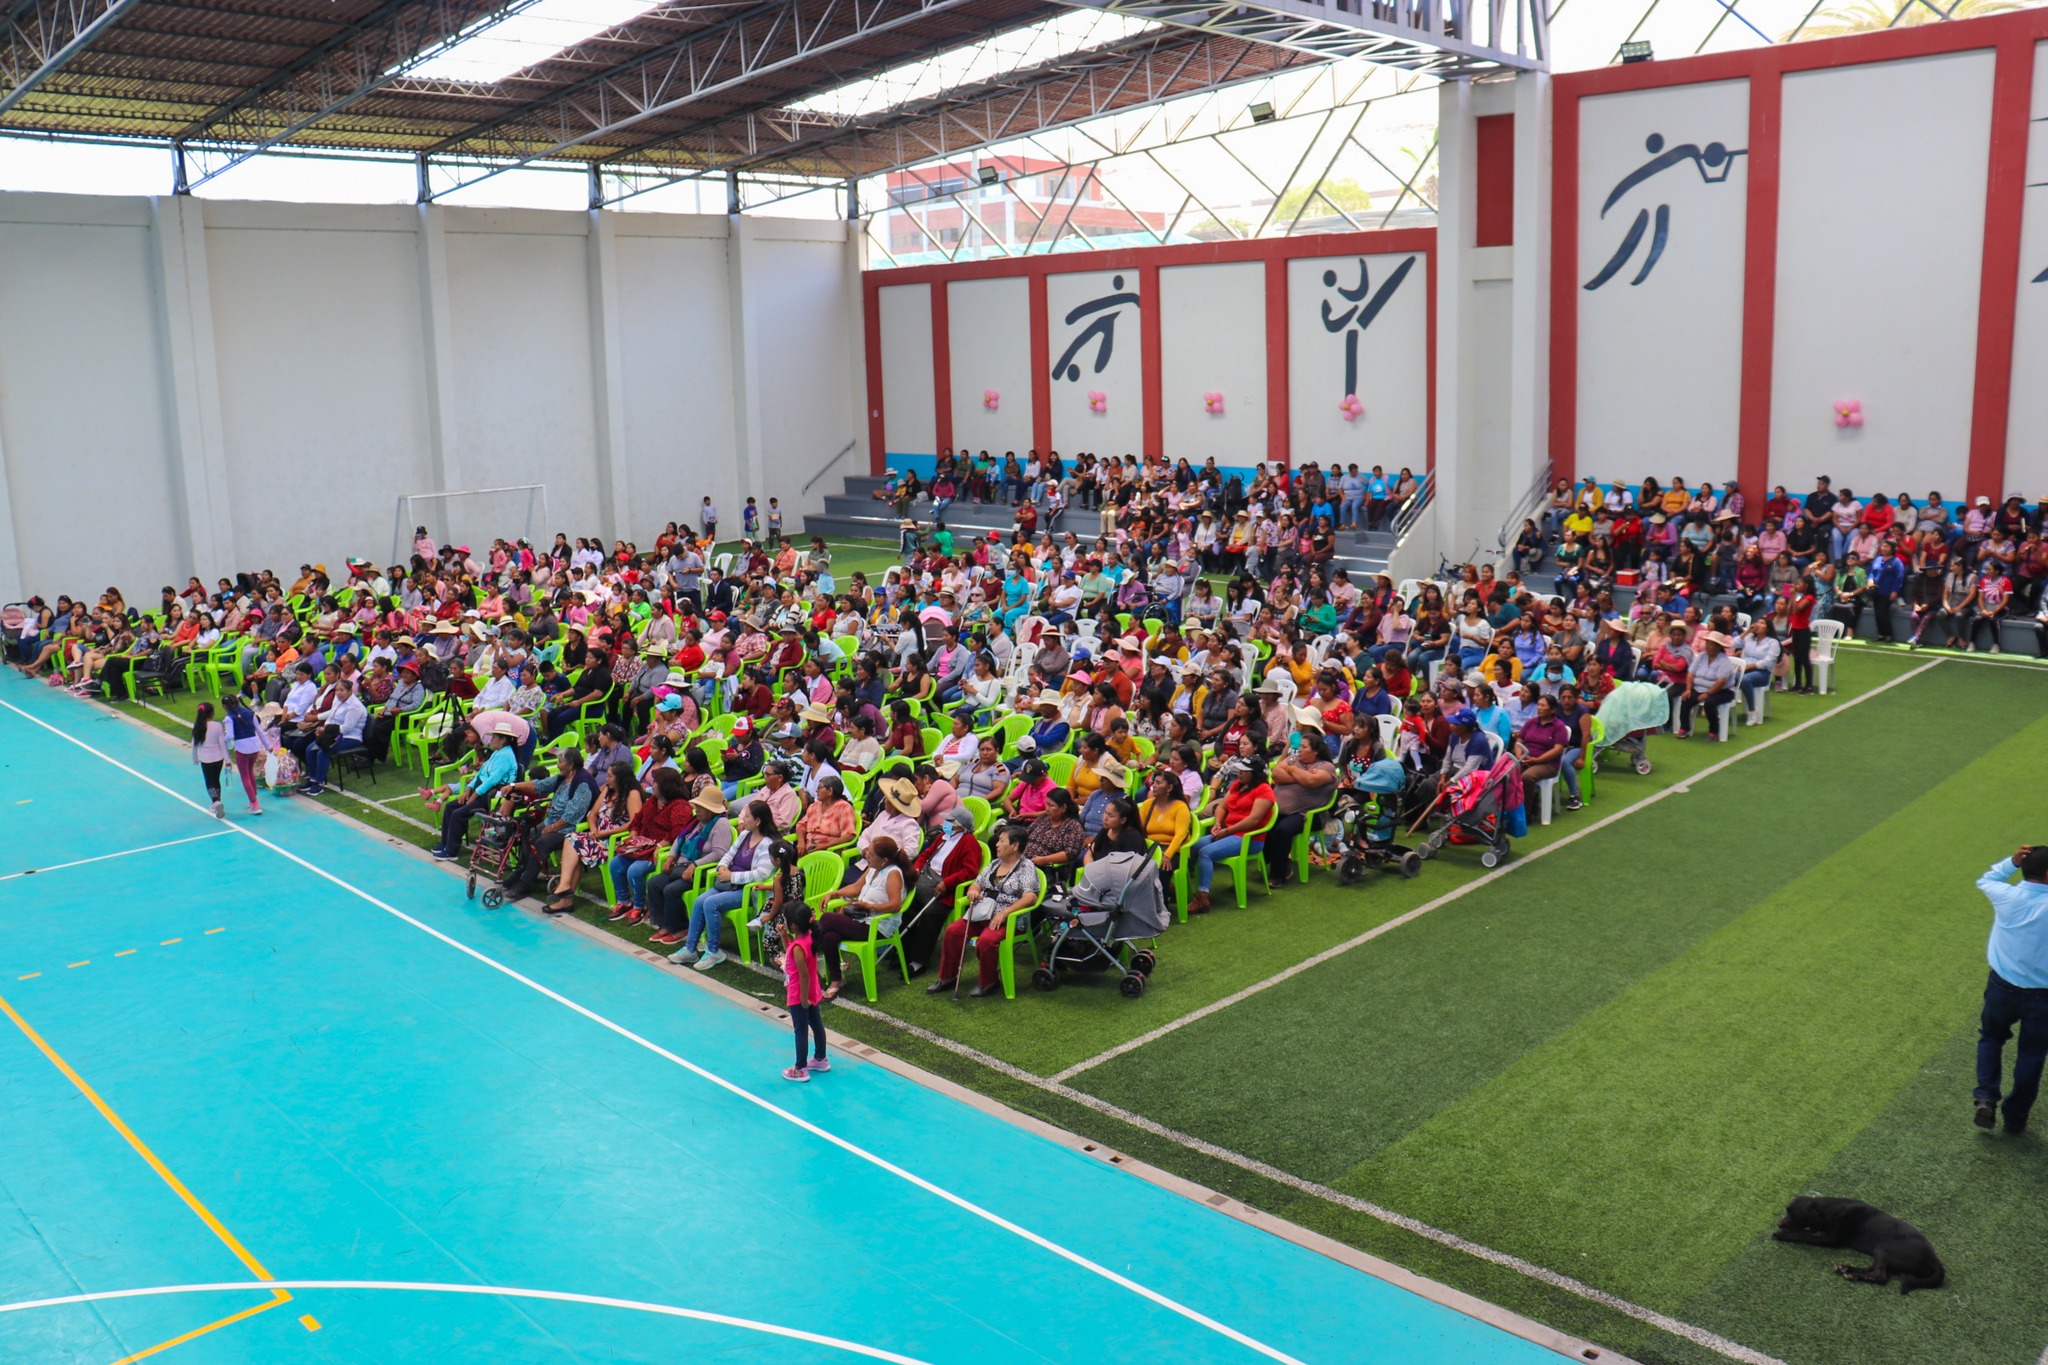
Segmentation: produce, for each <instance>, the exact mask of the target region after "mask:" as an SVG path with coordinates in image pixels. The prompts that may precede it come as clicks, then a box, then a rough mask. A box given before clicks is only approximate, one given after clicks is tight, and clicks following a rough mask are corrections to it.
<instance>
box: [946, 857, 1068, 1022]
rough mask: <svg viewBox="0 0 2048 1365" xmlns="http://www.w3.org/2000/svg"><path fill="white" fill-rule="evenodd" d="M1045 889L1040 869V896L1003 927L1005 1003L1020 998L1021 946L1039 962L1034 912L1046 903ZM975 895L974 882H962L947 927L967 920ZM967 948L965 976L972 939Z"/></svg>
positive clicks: (962, 959) (955, 890) (963, 966)
mask: <svg viewBox="0 0 2048 1365" xmlns="http://www.w3.org/2000/svg"><path fill="white" fill-rule="evenodd" d="M1045 887H1046V882H1045V869H1044V868H1040V869H1038V894H1037V895H1035V896H1033V897H1032V898H1031V903H1030V904H1029V905H1027V906H1025V907H1024V908H1023V909H1021V910H1018V911H1016V912H1014V913H1013V914H1011V916H1010V918H1009V922H1008V923H1007V924H1005V925H1004V926H1003V956H1002V967H1001V976H1002V981H1003V999H1005V1000H1015V999H1016V998H1017V948H1018V945H1020V944H1021V945H1022V946H1023V947H1024V950H1025V951H1026V952H1027V953H1029V954H1031V955H1032V956H1033V958H1034V959H1035V958H1036V955H1037V949H1038V945H1037V943H1036V942H1035V941H1034V940H1033V939H1032V937H1031V912H1032V911H1033V910H1036V909H1037V908H1038V906H1039V905H1040V904H1041V903H1042V902H1043V901H1044V900H1045ZM974 892H975V883H973V882H971V881H967V882H962V883H960V885H958V886H956V887H954V888H953V913H952V914H951V915H949V916H947V917H946V922H947V923H949V924H950V923H952V922H953V921H954V920H956V919H961V918H963V917H965V916H966V914H967V907H968V905H969V904H971V903H972V902H973V900H974ZM964 947H965V950H964V951H963V952H962V953H961V955H960V970H961V971H963V972H964V971H966V970H967V960H968V958H969V957H971V956H972V955H973V953H974V943H973V940H972V939H971V938H970V939H969V941H968V942H967V943H966V945H964Z"/></svg>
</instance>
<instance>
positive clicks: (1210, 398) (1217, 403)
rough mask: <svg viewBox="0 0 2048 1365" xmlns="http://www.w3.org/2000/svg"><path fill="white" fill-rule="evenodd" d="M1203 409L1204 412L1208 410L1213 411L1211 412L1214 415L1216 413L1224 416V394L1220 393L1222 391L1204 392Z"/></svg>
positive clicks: (1208, 411)
mask: <svg viewBox="0 0 2048 1365" xmlns="http://www.w3.org/2000/svg"><path fill="white" fill-rule="evenodd" d="M1202 411H1204V412H1206V413H1211V414H1213V415H1215V416H1218V417H1220V416H1222V415H1223V395H1222V394H1220V393H1205V394H1203V395H1202Z"/></svg>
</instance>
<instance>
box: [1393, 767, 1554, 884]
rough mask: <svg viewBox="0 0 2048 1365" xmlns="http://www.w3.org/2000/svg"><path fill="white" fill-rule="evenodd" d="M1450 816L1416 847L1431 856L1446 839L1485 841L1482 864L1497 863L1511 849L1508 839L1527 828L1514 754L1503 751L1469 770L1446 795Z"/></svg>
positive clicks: (1463, 841)
mask: <svg viewBox="0 0 2048 1365" xmlns="http://www.w3.org/2000/svg"><path fill="white" fill-rule="evenodd" d="M1445 800H1446V802H1447V803H1448V805H1449V807H1450V819H1448V820H1447V821H1445V822H1444V824H1443V826H1442V827H1441V828H1439V829H1438V830H1437V831H1436V832H1435V833H1433V834H1431V835H1430V836H1429V838H1428V839H1426V840H1424V841H1423V843H1422V844H1421V846H1420V847H1418V848H1417V849H1416V850H1415V851H1416V852H1417V853H1419V854H1421V855H1422V856H1423V857H1425V858H1429V857H1434V856H1435V855H1436V854H1437V852H1438V851H1439V850H1441V849H1442V848H1443V846H1444V845H1445V844H1447V843H1450V844H1484V845H1485V846H1486V851H1485V852H1483V853H1481V854H1480V855H1479V865H1480V866H1481V867H1494V866H1497V865H1498V864H1499V862H1500V860H1501V859H1503V858H1505V857H1507V856H1508V854H1509V852H1510V851H1511V846H1510V844H1509V842H1508V841H1509V840H1510V839H1511V838H1515V837H1517V836H1519V835H1522V834H1526V833H1527V832H1528V828H1529V825H1528V816H1527V815H1526V814H1525V813H1524V812H1523V810H1522V768H1521V765H1520V764H1519V763H1517V762H1516V761H1515V757H1514V755H1513V754H1502V755H1501V756H1500V757H1499V758H1498V759H1496V760H1495V761H1494V764H1493V766H1492V767H1491V768H1489V769H1487V770H1486V771H1485V772H1475V773H1468V774H1467V775H1466V776H1464V777H1461V778H1459V779H1457V781H1455V782H1454V783H1453V784H1452V790H1451V791H1450V792H1448V793H1446V795H1445Z"/></svg>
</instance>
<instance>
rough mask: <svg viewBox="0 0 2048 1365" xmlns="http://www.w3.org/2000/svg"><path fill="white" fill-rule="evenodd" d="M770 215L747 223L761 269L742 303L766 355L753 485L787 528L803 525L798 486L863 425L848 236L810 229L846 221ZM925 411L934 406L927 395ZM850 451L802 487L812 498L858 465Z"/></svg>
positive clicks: (835, 228) (817, 499)
mask: <svg viewBox="0 0 2048 1365" xmlns="http://www.w3.org/2000/svg"><path fill="white" fill-rule="evenodd" d="M772 221H773V220H765V219H762V220H755V222H753V223H751V224H749V225H748V226H749V228H750V230H752V231H754V232H755V240H754V242H753V245H752V247H751V248H750V249H751V251H752V252H753V253H754V255H753V259H754V260H756V261H758V262H759V265H760V269H758V270H752V271H750V274H749V277H748V279H747V281H746V290H747V307H748V309H749V311H750V313H751V315H752V324H751V325H752V326H754V327H756V328H758V329H759V335H760V338H761V340H760V347H759V351H758V354H759V355H760V356H761V357H762V358H763V359H764V360H765V361H766V365H765V367H764V372H763V374H762V376H761V383H762V390H761V398H762V401H761V416H762V438H763V441H764V447H763V452H762V453H763V472H764V474H765V476H766V486H765V487H762V488H757V489H754V490H752V491H753V493H754V494H755V496H757V497H759V498H760V500H761V506H762V507H763V508H766V507H767V506H768V499H769V497H770V496H771V495H773V496H776V497H780V498H781V499H782V506H783V509H784V512H785V516H786V520H785V522H784V525H785V526H786V528H787V529H788V530H790V531H792V532H793V531H795V530H796V529H797V528H798V526H800V525H801V524H802V518H801V517H800V516H799V515H798V511H799V508H800V507H801V505H802V502H801V499H802V498H803V496H804V495H803V494H802V489H803V486H804V485H805V484H806V483H808V482H810V481H811V479H813V478H814V477H816V476H817V475H818V473H819V471H820V470H822V469H824V468H825V466H826V465H827V464H828V463H829V462H830V461H831V460H832V457H833V456H834V454H835V453H837V452H838V451H839V449H840V448H841V447H843V446H844V445H845V444H846V443H847V442H848V441H852V440H855V439H856V438H857V437H858V436H860V435H862V434H863V433H865V431H866V426H865V424H864V423H857V421H856V413H857V408H856V407H855V405H854V402H853V396H852V395H853V383H854V374H855V372H856V370H855V367H856V357H855V355H854V354H853V352H852V351H851V349H850V348H849V346H848V344H847V342H848V338H849V337H850V336H851V335H852V334H853V332H854V330H855V329H854V327H853V320H852V316H851V314H850V312H849V307H850V302H851V300H852V299H853V298H854V294H853V293H852V291H850V290H848V289H847V288H846V287H845V278H846V277H845V274H844V272H845V270H846V269H847V262H848V259H849V258H848V254H847V251H846V244H845V242H844V241H842V240H838V238H837V237H836V236H835V237H832V238H828V239H826V240H819V237H818V236H816V235H811V234H813V233H815V232H816V231H817V230H818V229H820V228H822V229H823V230H824V231H825V232H828V233H834V234H838V233H843V231H844V228H843V226H842V225H841V224H839V223H836V222H833V223H823V224H808V223H795V222H791V223H788V224H774V225H773V226H770V224H771V223H772ZM779 232H787V233H788V234H790V235H787V236H783V235H778V233H779ZM797 234H803V235H801V236H799V235H797ZM927 336H929V325H927ZM927 376H929V367H927ZM926 388H927V391H929V388H930V384H929V380H928V381H927V385H926ZM925 411H926V412H930V411H932V407H931V403H930V401H929V399H927V401H926V403H925ZM857 456H858V451H855V452H850V453H849V454H848V455H847V457H846V458H845V459H844V460H841V461H840V462H839V463H838V464H836V465H833V466H832V470H831V472H830V473H829V474H828V475H827V476H826V478H825V480H824V481H823V482H821V483H819V484H818V486H817V487H815V488H813V489H812V490H811V492H810V494H809V495H808V500H809V502H810V504H811V505H813V506H818V505H822V504H821V498H822V495H823V494H824V493H826V492H837V491H839V489H840V487H841V483H840V480H841V479H842V478H843V477H844V476H845V475H847V474H852V473H862V472H865V467H864V466H863V465H861V464H860V463H859V462H858V460H857ZM763 524H764V525H765V524H766V523H765V522H764V523H763Z"/></svg>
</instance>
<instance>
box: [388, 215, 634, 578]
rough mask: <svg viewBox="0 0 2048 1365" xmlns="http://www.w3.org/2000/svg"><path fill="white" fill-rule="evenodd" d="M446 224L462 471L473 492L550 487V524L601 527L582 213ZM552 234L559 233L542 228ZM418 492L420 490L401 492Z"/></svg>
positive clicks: (452, 218)
mask: <svg viewBox="0 0 2048 1365" xmlns="http://www.w3.org/2000/svg"><path fill="white" fill-rule="evenodd" d="M516 221H517V224H518V226H519V227H521V228H524V229H526V230H523V231H508V230H505V229H506V228H507V227H509V226H511V223H509V222H508V221H507V216H506V215H504V214H500V213H495V212H490V213H485V212H478V211H470V212H465V213H463V214H462V215H461V216H460V217H457V216H456V212H455V210H452V209H451V210H450V211H449V220H448V306H449V314H450V320H451V323H452V325H453V328H454V337H453V350H454V355H455V390H456V396H457V401H458V403H459V404H460V416H459V418H458V420H457V424H456V437H457V441H458V443H459V446H458V449H459V452H460V455H459V465H458V467H459V468H461V469H462V470H463V471H464V477H465V478H466V479H469V480H472V482H471V483H470V485H469V486H471V487H498V486H500V485H504V484H522V483H545V484H546V485H547V486H548V512H549V516H550V520H552V521H553V522H554V523H555V525H556V526H557V527H558V528H560V529H563V530H566V531H568V532H569V535H570V537H571V538H572V539H573V538H574V537H576V536H578V535H596V534H599V533H600V532H601V530H602V523H601V516H602V502H601V499H600V496H599V491H598V490H599V482H598V468H597V435H596V425H595V424H596V396H595V393H594V383H593V380H594V375H593V372H592V369H591V318H592V311H591V307H590V264H589V258H588V254H587V253H588V250H589V243H588V241H587V240H586V237H585V233H584V227H585V225H584V223H583V220H582V216H581V215H580V214H572V213H562V214H540V213H535V214H522V215H520V216H519V219H518V220H516ZM551 226H552V227H556V228H558V231H556V232H550V231H547V230H546V229H547V228H549V227H551ZM403 491H418V490H403Z"/></svg>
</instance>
